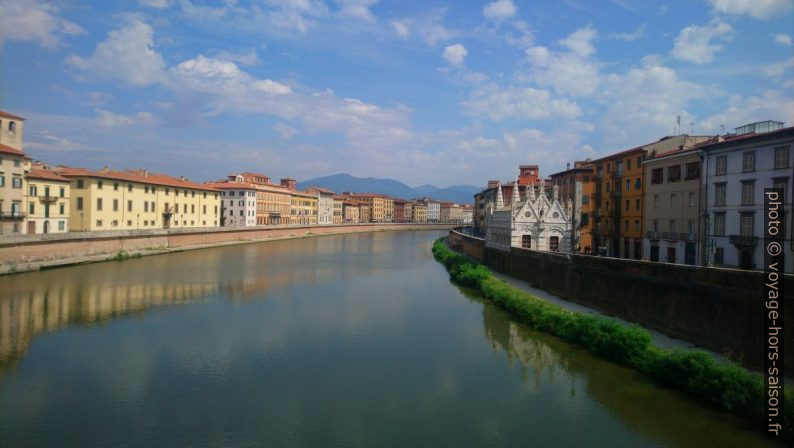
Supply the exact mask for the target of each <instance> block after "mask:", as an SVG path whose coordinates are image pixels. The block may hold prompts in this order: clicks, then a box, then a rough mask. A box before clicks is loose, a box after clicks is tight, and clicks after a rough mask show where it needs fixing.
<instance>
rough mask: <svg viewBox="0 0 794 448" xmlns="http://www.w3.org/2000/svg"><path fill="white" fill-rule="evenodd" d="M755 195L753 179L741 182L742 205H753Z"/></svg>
mask: <svg viewBox="0 0 794 448" xmlns="http://www.w3.org/2000/svg"><path fill="white" fill-rule="evenodd" d="M754 196H755V181H743V182H742V205H753V202H754Z"/></svg>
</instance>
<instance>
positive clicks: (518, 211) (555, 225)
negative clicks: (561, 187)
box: [485, 182, 572, 252]
mask: <svg viewBox="0 0 794 448" xmlns="http://www.w3.org/2000/svg"><path fill="white" fill-rule="evenodd" d="M512 190H513V194H512V197H511V199H510V202H509V203H508V204H505V203H504V199H503V197H502V186H501V185H500V186H499V189H498V191H497V194H496V204H492V203H489V204H488V205H487V208H488V210H487V213H486V218H485V245H486V247H492V248H495V249H499V250H503V251H509V250H510V247H511V246H512V247H523V248H526V249H535V250H545V251H551V252H570V251H571V247H570V245H571V212H572V204H571V202H570V200H569V201H568V202H567V203H566V204H563V203H562V202H560V199H559V194H558V190H557V187H556V186H555V187H554V189H553V193H552V197H551V199H549V198H548V197H547V195H546V193H545V192H544V191H543V187H542V184H541V186H538V187H536V186H535V185H534V184H533V185H528V186H527V187H526V193H525V194H524V197H523V198H522V197H521V193H520V191H519V188H518V182H516V183H515V184H513V188H512Z"/></svg>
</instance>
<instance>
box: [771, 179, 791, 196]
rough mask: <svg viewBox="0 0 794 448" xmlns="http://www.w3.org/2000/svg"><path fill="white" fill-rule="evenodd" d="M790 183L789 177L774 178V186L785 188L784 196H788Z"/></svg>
mask: <svg viewBox="0 0 794 448" xmlns="http://www.w3.org/2000/svg"><path fill="white" fill-rule="evenodd" d="M787 185H788V177H776V178H773V179H772V188H779V189H781V190H783V198H788V195H787V193H788V192H787V191H786V186H787Z"/></svg>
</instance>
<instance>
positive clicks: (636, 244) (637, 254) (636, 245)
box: [634, 241, 642, 260]
mask: <svg viewBox="0 0 794 448" xmlns="http://www.w3.org/2000/svg"><path fill="white" fill-rule="evenodd" d="M641 255H642V246H641V243H640V242H639V241H635V242H634V259H635V260H639V259H640V256H641Z"/></svg>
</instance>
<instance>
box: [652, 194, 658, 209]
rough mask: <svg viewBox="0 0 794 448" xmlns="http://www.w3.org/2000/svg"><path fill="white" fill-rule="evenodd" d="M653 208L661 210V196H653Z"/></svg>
mask: <svg viewBox="0 0 794 448" xmlns="http://www.w3.org/2000/svg"><path fill="white" fill-rule="evenodd" d="M653 208H659V195H658V194H655V195H653Z"/></svg>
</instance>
